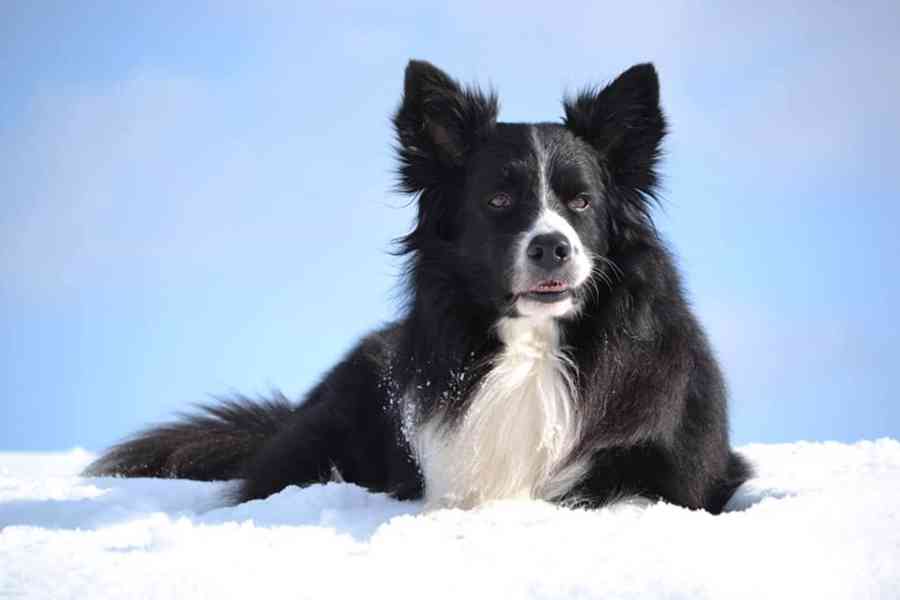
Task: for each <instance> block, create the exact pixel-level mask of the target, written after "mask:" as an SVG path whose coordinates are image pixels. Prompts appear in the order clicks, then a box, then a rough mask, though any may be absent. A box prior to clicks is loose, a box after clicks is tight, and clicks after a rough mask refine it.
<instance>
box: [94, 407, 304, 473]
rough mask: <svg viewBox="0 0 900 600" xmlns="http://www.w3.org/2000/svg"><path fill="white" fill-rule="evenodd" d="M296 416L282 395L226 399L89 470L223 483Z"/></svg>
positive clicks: (145, 435) (113, 451) (148, 434)
mask: <svg viewBox="0 0 900 600" xmlns="http://www.w3.org/2000/svg"><path fill="white" fill-rule="evenodd" d="M292 414H293V408H292V407H291V404H290V402H289V401H288V399H287V398H285V397H284V396H283V395H282V394H281V393H280V392H276V393H275V395H274V396H273V398H271V399H265V400H262V399H261V400H257V401H253V400H249V399H247V398H245V397H243V396H237V397H235V398H232V399H228V400H224V401H222V402H220V403H219V404H217V405H214V406H203V407H200V412H199V413H197V414H192V415H181V420H179V421H176V422H174V423H167V424H165V425H160V426H158V427H153V428H151V429H147V430H145V431H142V432H140V433H138V434H137V435H135V436H134V437H132V438H130V439H128V440H125V441H124V442H122V443H120V444H118V445H116V446H113V447H112V448H110V449H109V450H108V451H107V452H106V453H105V454H104V455H103V456H101V457H100V458H98V459H97V460H96V461H94V462H93V463H92V464H91V465H89V466H88V467H87V469H85V471H84V474H85V475H87V476H92V477H96V476H106V475H115V476H121V477H166V478H178V479H196V480H200V481H217V480H226V479H234V478H236V477H238V476H239V473H240V470H241V466H242V465H243V464H244V462H246V461H247V459H249V458H250V457H252V456H253V455H254V454H256V452H257V451H258V450H259V449H260V448H261V447H262V445H263V444H264V443H265V442H266V441H268V440H269V439H270V438H271V437H272V436H274V435H275V434H276V433H277V432H278V430H279V429H280V427H281V426H282V425H284V423H285V422H286V421H287V420H288V418H289V417H290V416H291V415H292Z"/></svg>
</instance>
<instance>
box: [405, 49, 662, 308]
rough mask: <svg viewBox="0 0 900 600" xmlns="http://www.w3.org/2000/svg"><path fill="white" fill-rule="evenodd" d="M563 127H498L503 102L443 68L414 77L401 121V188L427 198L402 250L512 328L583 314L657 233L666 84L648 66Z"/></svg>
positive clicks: (571, 109)
mask: <svg viewBox="0 0 900 600" xmlns="http://www.w3.org/2000/svg"><path fill="white" fill-rule="evenodd" d="M564 109H565V119H564V120H563V123H562V124H554V123H537V124H524V123H499V122H497V112H498V105H497V99H496V97H495V96H494V95H493V94H487V93H484V92H482V91H481V90H478V89H476V88H465V87H462V86H460V85H459V84H458V83H457V82H455V81H454V80H453V79H451V78H450V77H449V76H447V75H446V74H445V73H444V72H443V71H441V70H439V69H438V68H436V67H434V66H433V65H431V64H429V63H426V62H420V61H412V62H410V63H409V65H408V66H407V68H406V80H405V86H404V95H403V101H402V103H401V106H400V108H399V109H398V111H397V113H396V115H395V117H394V125H395V127H396V132H397V139H398V142H399V147H398V153H399V158H400V185H401V189H403V190H404V191H406V192H408V193H412V194H418V195H419V196H418V209H419V210H418V219H417V222H416V226H415V228H414V230H413V231H412V232H411V233H410V234H409V235H407V236H406V237H404V238H402V239H401V243H402V244H403V251H405V252H411V253H414V254H415V255H416V260H417V268H420V269H424V270H428V271H429V272H431V273H437V274H438V276H439V277H442V278H443V279H444V280H445V281H448V282H453V285H456V286H457V287H462V288H463V290H464V293H466V294H467V300H468V301H469V302H471V303H473V305H478V306H483V307H486V308H490V309H492V310H495V311H497V313H498V314H500V315H501V316H523V317H565V316H567V315H571V314H575V313H576V312H577V310H578V308H579V306H580V305H581V304H582V303H583V301H584V299H585V297H586V294H587V293H588V291H589V290H594V291H597V290H599V289H600V285H601V284H599V283H598V280H599V279H601V278H603V279H606V280H607V281H610V278H611V277H612V276H613V273H612V272H610V271H609V269H611V268H612V269H614V268H615V267H613V266H611V265H610V259H609V258H608V254H609V253H610V252H611V251H612V250H613V249H615V248H616V247H617V246H618V245H620V244H621V243H623V242H624V241H625V240H627V239H628V238H629V236H632V237H633V236H634V235H635V231H638V230H644V229H646V227H648V226H650V225H649V217H648V214H647V211H648V202H649V200H650V198H651V197H652V195H653V193H654V189H655V185H656V181H657V176H656V172H655V169H654V167H655V165H656V162H657V160H658V157H659V145H660V142H661V140H662V138H663V136H664V135H665V120H664V118H663V114H662V111H661V109H660V107H659V83H658V81H657V77H656V71H655V70H654V68H653V67H652V66H651V65H649V64H645V65H637V66H635V67H632V68H631V69H629V70H627V71H626V72H625V73H623V74H622V75H620V76H619V77H618V78H617V79H616V80H615V81H613V82H612V83H611V84H609V85H608V86H606V87H604V88H601V89H590V90H586V91H584V92H582V93H580V94H579V95H578V96H577V97H575V98H572V99H567V100H566V101H565V102H564Z"/></svg>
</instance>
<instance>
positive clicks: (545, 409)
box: [413, 318, 587, 508]
mask: <svg viewBox="0 0 900 600" xmlns="http://www.w3.org/2000/svg"><path fill="white" fill-rule="evenodd" d="M498 333H499V335H500V338H501V340H502V341H503V342H504V344H505V348H504V349H503V351H502V352H501V353H500V354H499V356H498V357H497V359H496V361H495V363H494V365H493V368H492V369H491V370H490V372H489V373H488V374H487V375H486V376H485V378H484V380H483V381H482V382H481V384H480V386H479V387H478V389H477V390H476V392H475V397H474V398H472V400H471V403H470V405H469V408H468V410H467V412H466V414H465V415H464V416H463V417H462V419H461V421H460V422H458V423H456V424H455V425H452V426H451V425H448V424H446V423H444V422H443V421H442V420H441V419H440V418H439V417H437V418H435V419H432V420H431V421H428V422H426V423H424V424H421V425H420V426H419V427H418V428H417V430H416V433H415V436H414V440H413V446H414V448H415V451H416V454H417V458H418V460H419V465H420V467H421V469H422V473H423V475H424V478H425V494H426V504H427V506H428V507H430V508H436V507H459V508H471V507H473V506H477V505H479V504H481V503H483V502H486V501H489V500H495V499H502V498H540V499H545V500H553V499H556V498H559V497H561V496H563V495H564V494H565V493H566V492H567V491H569V490H570V489H571V488H572V487H573V486H574V485H575V484H576V483H577V482H578V481H579V480H580V479H581V478H582V477H583V475H584V473H585V471H586V468H587V465H586V464H584V463H576V464H574V465H568V464H565V463H564V461H565V460H566V459H567V458H568V457H569V455H570V453H571V451H572V449H573V447H574V445H575V444H576V443H577V441H578V439H579V427H578V424H579V418H578V415H577V414H576V404H575V402H574V401H573V400H574V394H575V388H574V386H573V383H572V378H571V365H570V363H569V360H568V359H567V358H566V357H565V356H564V355H563V354H562V352H561V351H560V348H559V331H558V328H557V325H556V323H555V321H553V320H552V319H540V320H535V319H526V318H512V319H504V320H502V321H501V322H500V323H499V324H498Z"/></svg>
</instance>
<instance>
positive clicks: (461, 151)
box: [394, 60, 498, 193]
mask: <svg viewBox="0 0 900 600" xmlns="http://www.w3.org/2000/svg"><path fill="white" fill-rule="evenodd" d="M497 110H498V107H497V98H496V96H494V94H484V93H483V92H481V91H480V90H478V89H476V88H463V87H461V86H460V85H459V84H458V83H457V82H456V81H454V80H453V79H451V78H450V77H449V76H448V75H447V74H446V73H444V72H443V71H441V70H440V69H438V68H437V67H435V66H434V65H432V64H430V63H427V62H425V61H419V60H411V61H410V62H409V64H408V65H407V67H406V78H405V81H404V84H403V101H402V102H401V104H400V108H399V109H398V110H397V112H396V114H395V115H394V128H395V130H396V135H397V141H398V142H399V147H398V148H397V153H398V155H399V159H400V187H401V189H402V190H403V191H406V192H409V193H415V192H418V191H421V190H423V189H426V188H428V187H430V186H434V185H437V184H439V183H441V182H443V181H445V180H446V176H447V174H448V173H449V172H452V171H454V170H456V169H459V168H460V167H462V166H463V164H464V162H465V159H466V156H467V155H468V153H469V152H471V151H472V149H473V148H474V146H475V145H476V144H477V142H478V141H479V139H481V138H483V137H484V136H485V135H486V134H487V133H488V132H489V131H490V130H491V129H492V128H493V127H494V125H495V123H496V121H497Z"/></svg>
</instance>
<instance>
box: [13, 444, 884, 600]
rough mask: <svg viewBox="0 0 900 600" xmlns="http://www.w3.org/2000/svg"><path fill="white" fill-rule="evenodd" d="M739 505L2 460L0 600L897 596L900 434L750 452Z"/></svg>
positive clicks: (50, 458) (60, 458) (76, 459)
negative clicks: (280, 487) (556, 501)
mask: <svg viewBox="0 0 900 600" xmlns="http://www.w3.org/2000/svg"><path fill="white" fill-rule="evenodd" d="M741 451H742V452H744V453H745V455H746V456H747V457H748V458H750V460H751V461H752V462H753V463H754V464H755V466H756V468H757V470H758V476H757V477H756V478H755V479H753V480H751V481H750V482H748V483H747V484H746V485H745V486H744V487H742V488H741V489H740V490H739V491H738V493H737V494H736V495H735V498H733V499H732V502H731V504H730V505H729V509H730V510H729V512H727V513H726V514H723V515H720V516H715V517H714V516H712V515H709V514H706V513H704V512H699V511H689V510H686V509H682V508H678V507H675V506H671V505H666V504H655V505H649V506H647V505H640V504H635V503H632V504H622V505H618V506H615V507H611V508H607V509H604V510H599V511H583V510H569V509H562V508H558V507H555V506H552V505H549V504H545V503H542V502H536V501H534V502H528V501H508V502H498V503H494V504H491V505H488V506H485V507H483V508H481V509H478V510H472V511H460V510H437V511H433V512H424V511H423V508H422V505H421V504H419V503H409V502H398V501H396V500H392V499H390V498H388V497H386V496H383V495H380V494H370V493H368V492H366V491H365V490H363V489H360V488H358V487H356V486H353V485H350V484H344V483H329V484H326V485H315V486H311V487H308V488H305V489H299V488H289V489H287V490H284V491H283V492H281V493H279V494H276V495H275V496H272V497H271V498H268V499H267V500H263V501H255V502H248V503H246V504H242V505H239V506H235V507H228V506H224V505H223V502H222V499H221V498H222V496H223V494H224V493H225V492H227V491H228V486H229V485H232V484H229V483H200V482H191V481H171V480H140V479H138V480H134V479H133V480H126V479H113V478H98V479H89V478H81V477H78V475H77V473H78V472H79V470H80V469H81V468H82V467H83V466H84V465H85V464H87V462H88V461H89V460H90V459H91V455H90V454H89V453H87V452H84V451H82V450H74V451H72V452H68V453H62V454H14V453H7V454H0V598H54V599H55V598H78V599H84V598H92V599H99V598H134V597H140V598H166V599H171V598H267V599H268V598H357V597H374V598H382V597H391V598H416V599H420V598H429V599H430V598H454V599H458V598H498V599H499V598H503V599H506V598H691V599H694V598H729V599H732V598H737V599H740V598H817V599H818V598H848V599H849V598H853V599H857V598H892V599H896V598H900V442H898V441H897V440H893V439H881V440H877V441H865V442H859V443H856V444H853V445H846V444H839V443H831V442H829V443H806V442H800V443H795V444H782V445H751V446H746V447H744V448H742V449H741Z"/></svg>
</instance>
